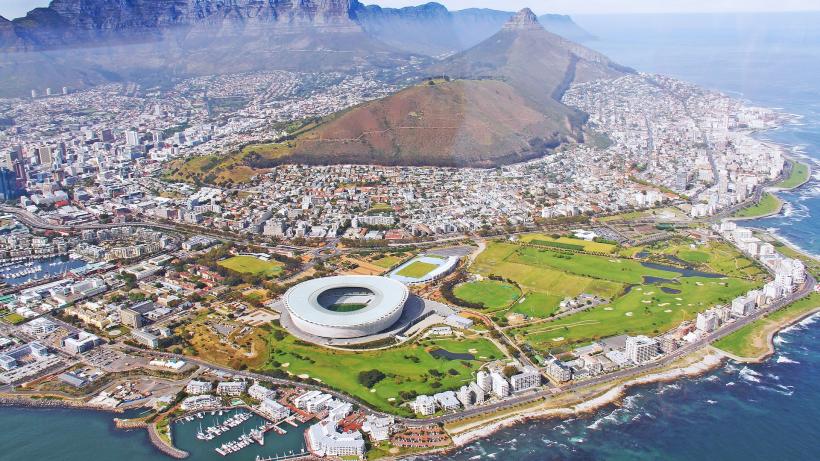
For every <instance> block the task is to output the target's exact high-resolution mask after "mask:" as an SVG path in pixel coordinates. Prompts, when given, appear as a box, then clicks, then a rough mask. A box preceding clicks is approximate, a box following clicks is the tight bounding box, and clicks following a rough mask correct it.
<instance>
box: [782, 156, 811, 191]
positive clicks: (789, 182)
mask: <svg viewBox="0 0 820 461" xmlns="http://www.w3.org/2000/svg"><path fill="white" fill-rule="evenodd" d="M807 179H809V166H808V165H806V164H805V163H801V162H792V172H791V174H790V175H789V177H788V178H786V179H784V180H783V181H780V182H779V183H777V184H776V185H775V187H782V188H783V189H792V188H795V187H797V186H799V185H801V184H803V183H804V182H806V180H807Z"/></svg>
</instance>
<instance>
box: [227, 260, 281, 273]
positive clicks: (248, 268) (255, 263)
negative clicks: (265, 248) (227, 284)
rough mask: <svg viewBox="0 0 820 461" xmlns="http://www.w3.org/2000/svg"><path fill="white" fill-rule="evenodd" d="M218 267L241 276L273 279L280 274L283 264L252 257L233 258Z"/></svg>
mask: <svg viewBox="0 0 820 461" xmlns="http://www.w3.org/2000/svg"><path fill="white" fill-rule="evenodd" d="M219 265H220V266H222V267H224V268H226V269H230V270H232V271H235V272H239V273H242V274H254V275H266V276H269V277H274V276H277V275H279V274H280V273H281V272H282V268H283V264H282V263H280V262H279V261H275V260H270V261H264V260H262V259H259V258H256V257H254V256H234V257H232V258H228V259H225V260H222V261H219Z"/></svg>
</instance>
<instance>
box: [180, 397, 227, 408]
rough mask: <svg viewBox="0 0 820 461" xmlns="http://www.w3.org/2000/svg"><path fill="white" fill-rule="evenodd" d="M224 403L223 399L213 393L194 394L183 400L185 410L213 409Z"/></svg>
mask: <svg viewBox="0 0 820 461" xmlns="http://www.w3.org/2000/svg"><path fill="white" fill-rule="evenodd" d="M221 405H222V400H220V399H219V397H214V396H213V395H194V396H191V397H188V398H186V399H185V400H183V401H182V409H183V410H185V411H200V410H213V409H216V408H219V407H220V406H221Z"/></svg>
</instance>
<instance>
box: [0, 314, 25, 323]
mask: <svg viewBox="0 0 820 461" xmlns="http://www.w3.org/2000/svg"><path fill="white" fill-rule="evenodd" d="M3 320H4V321H5V322H6V323H10V324H12V325H19V324H21V323H23V322H25V321H26V318H25V317H23V316H22V315H20V314H16V313H12V314H9V315H7V316H5V317H3Z"/></svg>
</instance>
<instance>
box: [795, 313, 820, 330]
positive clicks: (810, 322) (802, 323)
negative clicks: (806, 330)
mask: <svg viewBox="0 0 820 461" xmlns="http://www.w3.org/2000/svg"><path fill="white" fill-rule="evenodd" d="M817 320H820V312H816V313H814V314H812V315H810V316H808V317H806V318H804V319H803V320H801V321H800V322H798V323H797V324H798V325H800V326H803V327H807V326H810V325H814V323H815V322H817Z"/></svg>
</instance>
